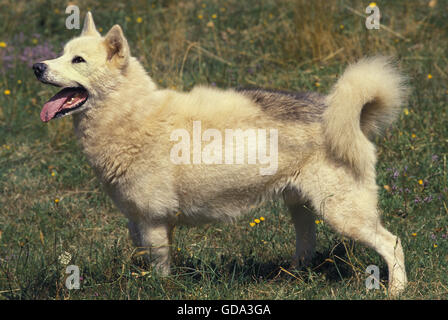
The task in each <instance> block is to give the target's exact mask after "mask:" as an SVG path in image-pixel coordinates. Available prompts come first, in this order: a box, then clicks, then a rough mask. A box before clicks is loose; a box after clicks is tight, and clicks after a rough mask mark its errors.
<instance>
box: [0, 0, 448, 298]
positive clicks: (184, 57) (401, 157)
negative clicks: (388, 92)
mask: <svg viewBox="0 0 448 320" xmlns="http://www.w3.org/2000/svg"><path fill="white" fill-rule="evenodd" d="M78 4H79V6H80V8H81V14H82V16H83V15H84V14H85V12H86V11H87V10H88V9H90V10H92V11H93V14H94V18H95V21H96V24H97V27H101V28H102V29H103V31H102V32H103V34H104V32H106V31H107V30H108V28H110V27H111V26H112V25H113V24H115V23H118V24H120V25H122V27H123V29H124V31H125V34H126V35H127V37H128V40H129V42H130V44H131V48H132V52H133V54H134V55H135V56H136V57H138V58H139V59H140V61H141V62H142V63H143V64H144V65H145V68H146V69H147V70H148V71H149V73H150V74H151V76H152V77H153V78H154V79H155V80H156V81H157V83H158V84H159V85H160V86H162V87H171V88H177V89H178V90H189V89H191V88H192V87H193V86H194V85H196V84H214V85H217V86H218V87H229V86H237V85H245V86H248V85H258V86H262V87H269V88H277V89H287V90H315V91H319V92H322V93H325V92H328V90H329V89H330V87H331V85H332V84H333V83H334V82H335V79H336V78H337V75H338V74H340V73H341V72H342V71H343V69H344V68H345V66H346V64H347V62H350V61H354V60H356V59H357V58H360V57H362V56H365V55H372V54H374V53H384V54H393V55H395V56H396V57H397V58H398V61H399V62H400V66H401V68H402V69H403V71H404V72H405V73H406V74H407V75H408V76H409V83H410V86H411V88H412V92H411V96H410V99H409V103H408V105H407V106H406V110H407V112H403V113H402V114H401V115H400V117H399V119H398V121H397V122H396V124H395V125H394V126H393V127H392V128H390V129H389V130H387V131H386V132H385V134H384V136H383V137H381V138H378V139H377V141H376V143H377V145H378V154H379V161H378V166H377V168H378V184H379V185H380V186H388V187H386V188H381V191H380V199H381V200H380V204H379V205H380V208H381V210H382V211H383V212H384V214H383V217H384V219H383V220H384V223H385V225H386V227H387V228H388V229H389V230H390V231H391V232H393V233H394V234H397V235H399V236H400V238H401V240H402V243H403V247H404V251H405V255H406V266H407V271H408V278H409V286H408V289H407V290H406V292H405V293H404V294H403V295H402V296H401V298H403V299H446V298H447V297H448V270H447V265H448V239H447V233H448V208H447V202H448V197H447V196H448V191H447V153H448V148H447V146H448V121H447V119H448V118H447V106H448V82H447V77H448V68H447V65H448V61H447V60H448V59H447V57H448V34H447V33H448V25H447V24H448V23H447V21H448V11H447V10H446V9H447V8H446V5H445V2H444V1H439V3H438V5H437V6H436V7H435V8H431V7H429V6H428V3H427V1H404V0H400V1H394V2H393V3H392V2H391V1H377V4H378V6H379V7H380V9H381V13H382V20H381V22H382V23H384V25H385V26H387V27H389V30H392V31H393V32H394V33H392V32H389V31H388V30H386V29H385V28H382V29H381V30H371V31H368V30H366V28H365V26H364V18H361V17H359V16H358V15H356V14H355V13H354V12H353V11H352V10H350V9H349V8H352V9H354V10H356V11H358V12H364V9H365V7H366V6H367V5H368V2H367V1H363V2H362V1H334V2H333V1H331V2H328V1H286V0H284V1H273V0H263V1H236V0H231V1H226V2H225V4H224V2H221V3H219V2H218V1H215V0H207V1H164V2H161V1H152V2H151V1H149V2H146V1H129V2H128V4H127V5H120V4H116V3H115V2H112V1H101V2H99V1H80V2H79V3H78ZM348 7H349V8H348ZM64 11H65V1H61V2H57V1H33V2H28V1H14V2H13V1H2V2H0V12H1V13H0V17H1V19H0V34H1V36H0V42H4V43H5V45H6V47H5V46H3V47H0V65H1V70H0V192H1V193H0V299H387V298H388V296H387V294H386V293H385V292H384V289H381V290H376V291H375V290H373V291H366V289H365V286H364V281H365V277H366V275H365V273H364V270H365V268H366V267H367V266H368V265H370V264H376V265H378V266H380V270H381V279H382V282H383V285H384V286H387V268H386V265H385V263H384V261H383V260H382V259H381V258H380V257H379V255H378V254H377V253H376V252H374V251H373V250H371V249H369V248H366V247H365V246H363V245H362V244H359V243H356V244H353V243H352V242H350V241H349V240H346V239H343V238H341V236H339V235H337V234H336V233H334V232H333V231H332V230H331V229H330V228H329V227H328V226H327V225H326V223H325V221H324V222H323V223H322V224H319V225H318V247H317V249H318V254H317V257H316V259H315V260H314V263H313V266H312V267H311V268H309V269H301V270H295V269H294V268H293V267H292V266H291V264H290V258H291V256H292V254H293V252H294V247H295V244H294V242H295V236H294V230H293V226H292V224H291V223H290V218H289V216H288V213H287V211H286V210H285V207H284V206H283V204H282V203H277V202H273V203H267V204H266V205H264V206H262V207H261V208H258V209H256V210H254V211H253V212H251V213H250V214H249V215H247V216H245V217H242V218H241V219H239V220H238V221H237V222H236V223H234V224H231V225H224V224H214V225H208V226H203V227H191V228H186V227H185V228H184V227H178V228H177V230H176V235H175V243H174V248H173V249H174V250H173V260H174V266H173V275H172V276H170V277H167V278H163V279H161V278H158V277H157V276H156V275H153V274H151V273H147V274H145V273H143V274H144V275H141V274H142V272H143V271H144V269H143V267H142V264H141V261H139V258H133V253H134V248H133V246H132V244H131V241H130V239H129V236H128V231H127V228H126V219H125V218H124V216H122V215H121V214H120V213H119V212H118V210H117V209H116V208H115V207H114V206H113V205H112V203H111V201H110V200H109V199H108V198H107V197H106V195H105V194H104V192H103V191H102V189H101V186H100V184H99V182H98V181H97V180H96V178H95V177H94V174H93V172H92V170H91V169H90V168H89V166H88V165H87V163H86V160H85V158H84V157H83V155H82V154H81V152H80V150H79V148H78V147H77V145H76V140H75V138H74V135H73V131H72V124H71V119H70V118H64V119H61V120H58V121H54V122H50V123H48V124H44V123H42V122H41V121H40V119H39V112H40V109H41V107H42V105H43V103H44V102H45V101H46V99H48V98H49V97H50V96H51V95H52V93H54V92H55V91H56V89H55V88H51V87H49V86H44V85H42V84H40V83H38V82H37V81H36V80H35V77H34V75H33V74H32V71H31V69H30V68H29V66H28V65H27V61H26V59H25V58H24V61H22V60H20V59H19V57H20V55H23V54H28V57H31V58H28V60H30V59H33V58H34V59H37V58H38V53H36V52H34V51H37V49H36V47H38V46H40V45H44V44H45V42H48V44H51V45H52V48H53V51H55V52H56V53H58V52H60V50H61V48H62V43H64V42H65V41H66V40H68V39H70V38H71V37H74V36H76V35H77V34H78V32H79V31H74V30H67V29H65V27H64V26H65V22H64V21H65V17H66V15H64ZM214 14H216V17H215V16H213V15H214ZM139 17H140V18H141V19H142V22H141V23H138V22H137V18H139ZM210 22H212V23H213V24H211V23H210ZM342 26H343V27H342ZM20 32H23V39H21V38H20V36H18V35H19V34H20ZM46 46H47V45H46ZM26 48H28V49H26ZM26 50H28V51H26ZM33 50H34V51H33ZM30 52H31V53H30ZM32 52H34V53H32ZM8 55H9V56H12V57H13V58H12V61H8V59H7V58H6V59H5V56H8ZM32 62H36V61H32ZM7 64H9V65H8V67H7ZM428 75H431V76H432V78H431V79H429V78H428ZM19 80H20V81H19ZM18 82H21V83H18ZM5 90H9V94H5V93H6V92H5ZM419 180H422V184H419ZM387 189H389V191H388V190H387ZM55 199H58V200H59V202H57V203H56V202H55ZM260 216H263V217H265V221H263V222H261V223H260V224H257V225H256V226H254V227H251V226H250V225H249V222H251V221H252V220H253V219H254V218H257V217H260ZM414 233H415V235H413V234H414ZM63 252H69V253H70V254H71V256H72V259H71V261H70V264H75V265H78V266H79V267H80V269H81V276H82V278H83V279H82V282H81V289H80V290H71V291H69V290H67V289H66V288H65V285H64V283H65V277H66V276H67V275H66V274H65V267H64V266H63V265H62V264H61V263H60V262H59V261H58V257H59V256H60V255H61V254H62V253H63ZM139 275H140V276H139Z"/></svg>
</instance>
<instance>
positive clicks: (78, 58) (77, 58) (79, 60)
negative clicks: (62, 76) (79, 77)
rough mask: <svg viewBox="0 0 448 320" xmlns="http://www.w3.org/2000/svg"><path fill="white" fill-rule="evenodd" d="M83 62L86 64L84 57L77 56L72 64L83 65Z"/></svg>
mask: <svg viewBox="0 0 448 320" xmlns="http://www.w3.org/2000/svg"><path fill="white" fill-rule="evenodd" d="M81 62H86V60H84V59H83V57H80V56H76V57H74V58H73V59H72V63H81Z"/></svg>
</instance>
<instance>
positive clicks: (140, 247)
mask: <svg viewBox="0 0 448 320" xmlns="http://www.w3.org/2000/svg"><path fill="white" fill-rule="evenodd" d="M128 227H129V233H130V236H131V238H132V240H133V242H134V244H135V245H136V246H137V253H139V252H141V253H143V254H144V257H145V260H146V261H147V262H148V263H150V264H151V265H152V266H153V268H154V271H155V272H156V273H158V274H160V275H162V276H166V275H169V274H170V262H171V241H172V239H171V236H172V230H173V227H172V226H171V225H170V224H167V223H154V224H149V223H147V222H141V221H139V222H134V221H131V220H130V221H129V224H128Z"/></svg>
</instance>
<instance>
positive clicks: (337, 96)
mask: <svg viewBox="0 0 448 320" xmlns="http://www.w3.org/2000/svg"><path fill="white" fill-rule="evenodd" d="M407 91H408V90H407V88H406V86H405V77H404V76H402V75H401V74H400V73H399V72H398V71H397V70H396V69H395V68H394V67H393V66H392V63H391V60H390V59H388V58H385V57H373V58H366V59H363V60H361V61H359V62H357V63H355V64H353V65H350V66H349V67H348V68H347V69H346V71H345V72H344V74H343V75H342V76H341V78H340V79H339V80H338V81H337V83H336V85H335V86H334V87H333V89H332V91H331V92H330V94H329V95H328V96H327V98H326V103H327V105H328V108H327V109H326V110H325V112H324V115H323V121H324V135H325V139H326V143H327V144H328V147H329V149H330V151H331V152H332V154H333V155H334V156H335V157H336V158H337V159H340V160H342V161H344V162H346V163H347V164H349V165H350V166H351V167H352V169H353V170H354V171H355V172H356V173H357V174H359V175H363V174H364V173H365V172H366V170H367V169H368V168H369V167H372V166H374V165H375V147H374V145H373V144H372V143H371V142H370V141H369V140H368V138H372V137H373V136H375V135H376V134H379V133H380V132H381V130H382V129H384V128H386V127H387V126H389V125H390V124H391V123H392V122H393V121H394V120H395V118H396V116H397V114H398V113H399V111H400V107H401V105H402V104H403V103H404V102H405V100H406V96H407Z"/></svg>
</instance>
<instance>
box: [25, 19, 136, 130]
mask: <svg viewBox="0 0 448 320" xmlns="http://www.w3.org/2000/svg"><path fill="white" fill-rule="evenodd" d="M129 57H130V52H129V46H128V43H127V41H126V38H125V37H124V35H123V31H122V30H121V28H120V26H118V25H115V26H113V27H112V28H111V29H110V30H109V32H108V33H107V34H106V35H105V36H104V37H102V36H101V35H100V34H99V32H98V31H97V30H96V28H95V23H94V22H93V17H92V14H91V13H90V12H88V13H87V15H86V18H85V20H84V27H83V30H82V32H81V35H80V36H79V37H77V38H75V39H73V40H71V41H69V42H68V43H67V44H66V45H65V47H64V51H63V54H62V56H60V57H59V58H56V59H53V60H46V61H42V62H38V63H35V64H34V65H33V70H34V73H35V74H36V77H37V79H38V80H39V81H41V82H43V83H47V84H51V85H54V86H57V87H62V88H63V89H62V90H61V91H59V92H58V93H57V94H56V95H55V96H53V97H52V98H51V99H50V100H49V101H48V102H47V103H45V105H44V107H43V109H42V111H41V114H40V118H41V120H42V121H44V122H47V121H50V120H51V119H53V118H60V117H63V116H66V115H69V114H74V113H77V112H81V111H83V110H86V109H87V108H89V107H91V106H92V104H93V103H92V102H93V100H94V99H95V97H98V96H101V95H105V94H107V93H108V91H110V90H112V88H113V87H114V86H116V85H117V82H118V81H119V79H120V75H122V74H124V73H125V70H126V68H127V66H128V64H129Z"/></svg>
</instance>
